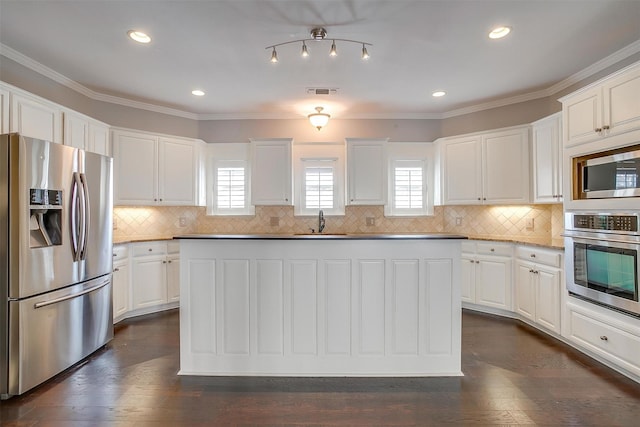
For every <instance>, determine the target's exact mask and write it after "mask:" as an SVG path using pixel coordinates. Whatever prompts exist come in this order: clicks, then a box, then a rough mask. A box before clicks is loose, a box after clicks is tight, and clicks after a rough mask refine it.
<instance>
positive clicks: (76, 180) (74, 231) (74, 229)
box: [71, 172, 82, 261]
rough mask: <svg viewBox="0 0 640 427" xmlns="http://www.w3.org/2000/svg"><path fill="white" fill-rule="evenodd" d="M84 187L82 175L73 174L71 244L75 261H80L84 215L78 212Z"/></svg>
mask: <svg viewBox="0 0 640 427" xmlns="http://www.w3.org/2000/svg"><path fill="white" fill-rule="evenodd" d="M81 185H82V182H81V181H80V174H79V173H78V172H74V173H73V184H72V186H71V243H72V244H73V260H74V261H80V244H81V241H80V229H79V227H80V224H79V223H80V222H81V218H79V215H82V214H81V213H80V212H78V208H79V206H78V197H79V195H78V191H79V187H80V186H81Z"/></svg>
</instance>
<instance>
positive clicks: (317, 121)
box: [308, 107, 331, 131]
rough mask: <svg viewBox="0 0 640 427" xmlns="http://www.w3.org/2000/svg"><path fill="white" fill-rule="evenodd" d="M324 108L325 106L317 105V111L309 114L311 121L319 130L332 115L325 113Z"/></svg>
mask: <svg viewBox="0 0 640 427" xmlns="http://www.w3.org/2000/svg"><path fill="white" fill-rule="evenodd" d="M322 110H324V108H322V107H316V111H317V113H313V114H309V116H308V117H309V121H310V122H311V124H312V125H313V126H314V127H316V128H317V129H318V131H319V130H320V129H322V128H323V127H324V126H326V125H327V123H329V117H331V116H330V115H328V114H327V113H323V112H322Z"/></svg>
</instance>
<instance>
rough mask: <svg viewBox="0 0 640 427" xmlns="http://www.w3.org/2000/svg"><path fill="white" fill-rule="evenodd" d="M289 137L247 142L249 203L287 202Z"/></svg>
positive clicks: (290, 191) (289, 197)
mask: <svg viewBox="0 0 640 427" xmlns="http://www.w3.org/2000/svg"><path fill="white" fill-rule="evenodd" d="M291 143H292V140H291V139H289V138H286V139H267V140H252V141H251V204H252V205H291V204H292V203H293V197H292V194H293V181H292V178H291V176H292V162H291Z"/></svg>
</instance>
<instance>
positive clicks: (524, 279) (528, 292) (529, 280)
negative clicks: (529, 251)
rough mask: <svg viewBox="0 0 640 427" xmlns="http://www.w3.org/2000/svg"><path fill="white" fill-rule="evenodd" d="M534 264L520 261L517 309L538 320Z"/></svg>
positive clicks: (528, 317) (517, 266)
mask: <svg viewBox="0 0 640 427" xmlns="http://www.w3.org/2000/svg"><path fill="white" fill-rule="evenodd" d="M533 275H534V273H533V265H532V264H529V263H521V262H518V263H517V265H516V281H515V303H514V305H515V307H514V308H515V310H516V312H517V313H519V314H520V315H522V316H524V317H526V318H527V319H529V320H531V321H532V322H534V321H535V320H536V290H535V281H534V277H533Z"/></svg>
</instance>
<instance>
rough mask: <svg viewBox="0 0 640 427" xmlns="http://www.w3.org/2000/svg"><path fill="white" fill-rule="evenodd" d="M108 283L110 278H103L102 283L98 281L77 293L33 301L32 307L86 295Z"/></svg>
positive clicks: (40, 306)
mask: <svg viewBox="0 0 640 427" xmlns="http://www.w3.org/2000/svg"><path fill="white" fill-rule="evenodd" d="M109 283H111V280H110V279H105V280H104V281H103V282H102V283H99V284H97V285H96V286H92V287H90V288H88V289H85V290H83V291H82V292H78V293H77V294H71V295H65V296H63V297H60V298H55V299H52V300H49V301H42V302H38V303H35V304H34V305H33V308H42V307H46V306H48V305H52V304H58V303H60V302H63V301H68V300H70V299H73V298H78V297H81V296H82V295H86V294H89V293H91V292H93V291H97V290H98V289H101V288H104V287H105V286H107V285H108V284H109Z"/></svg>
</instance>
